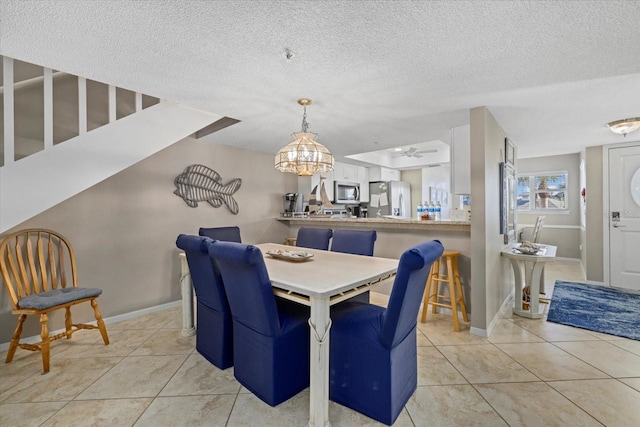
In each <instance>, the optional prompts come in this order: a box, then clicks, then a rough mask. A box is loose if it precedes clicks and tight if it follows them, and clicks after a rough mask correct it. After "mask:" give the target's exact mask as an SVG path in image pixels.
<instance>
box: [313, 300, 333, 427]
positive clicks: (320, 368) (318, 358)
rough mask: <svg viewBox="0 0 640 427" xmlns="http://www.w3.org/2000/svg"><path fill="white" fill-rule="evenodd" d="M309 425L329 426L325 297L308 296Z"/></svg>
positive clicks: (328, 321)
mask: <svg viewBox="0 0 640 427" xmlns="http://www.w3.org/2000/svg"><path fill="white" fill-rule="evenodd" d="M309 326H310V328H311V331H310V332H311V339H310V354H309V357H310V361H309V362H310V377H309V426H310V427H330V426H331V423H330V422H329V335H330V333H329V330H330V329H331V318H330V317H329V299H328V298H317V297H313V296H312V297H311V318H310V319H309Z"/></svg>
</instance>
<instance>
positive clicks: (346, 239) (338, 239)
mask: <svg viewBox="0 0 640 427" xmlns="http://www.w3.org/2000/svg"><path fill="white" fill-rule="evenodd" d="M377 237H378V234H377V233H376V231H375V230H342V229H338V230H333V238H332V239H331V252H341V253H345V254H353V255H365V256H373V248H374V246H375V244H376V238H377ZM349 301H360V302H366V303H368V302H369V292H364V293H362V294H360V295H357V296H355V297H353V298H352V299H350V300H349Z"/></svg>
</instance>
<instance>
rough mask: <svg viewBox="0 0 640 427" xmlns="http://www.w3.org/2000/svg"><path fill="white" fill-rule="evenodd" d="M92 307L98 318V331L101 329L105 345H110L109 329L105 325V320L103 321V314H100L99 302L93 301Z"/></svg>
mask: <svg viewBox="0 0 640 427" xmlns="http://www.w3.org/2000/svg"><path fill="white" fill-rule="evenodd" d="M91 307H93V313H94V315H95V317H96V321H97V322H98V329H100V335H102V341H104V344H105V345H108V344H109V336H108V335H107V327H106V326H105V325H104V320H102V314H101V313H100V309H99V308H98V301H96V300H95V299H92V300H91Z"/></svg>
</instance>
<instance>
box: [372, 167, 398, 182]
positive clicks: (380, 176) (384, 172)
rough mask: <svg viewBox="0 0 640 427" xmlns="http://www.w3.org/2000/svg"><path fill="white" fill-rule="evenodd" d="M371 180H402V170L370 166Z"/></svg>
mask: <svg viewBox="0 0 640 427" xmlns="http://www.w3.org/2000/svg"><path fill="white" fill-rule="evenodd" d="M369 181H400V171H399V170H396V169H390V168H385V167H382V166H376V167H373V168H369Z"/></svg>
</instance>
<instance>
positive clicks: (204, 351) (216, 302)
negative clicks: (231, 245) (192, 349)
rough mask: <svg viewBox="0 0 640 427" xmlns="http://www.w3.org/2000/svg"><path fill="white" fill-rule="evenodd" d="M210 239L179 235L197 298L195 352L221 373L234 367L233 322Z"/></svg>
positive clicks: (178, 245) (177, 244) (178, 242)
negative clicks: (213, 256) (211, 255)
mask: <svg viewBox="0 0 640 427" xmlns="http://www.w3.org/2000/svg"><path fill="white" fill-rule="evenodd" d="M210 242H212V240H211V239H209V238H208V237H203V236H189V235H186V234H180V235H179V236H178V239H177V240H176V246H177V247H178V248H180V249H182V250H183V251H184V253H185V255H186V257H187V263H188V264H189V272H190V274H191V282H192V283H193V288H194V289H195V291H196V297H197V301H198V302H197V316H198V317H197V329H196V350H197V351H198V353H200V354H201V355H202V356H203V357H204V358H205V359H207V360H208V361H209V362H211V363H213V364H214V365H215V366H217V367H218V368H220V369H226V368H228V367H230V366H233V329H232V328H233V321H232V319H231V310H230V309H229V303H228V302H227V294H226V292H225V290H224V286H223V284H222V277H221V276H220V271H219V270H218V268H217V266H216V265H215V263H214V262H213V261H212V259H211V257H210V256H209V243H210Z"/></svg>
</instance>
